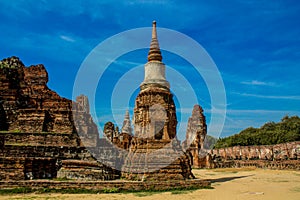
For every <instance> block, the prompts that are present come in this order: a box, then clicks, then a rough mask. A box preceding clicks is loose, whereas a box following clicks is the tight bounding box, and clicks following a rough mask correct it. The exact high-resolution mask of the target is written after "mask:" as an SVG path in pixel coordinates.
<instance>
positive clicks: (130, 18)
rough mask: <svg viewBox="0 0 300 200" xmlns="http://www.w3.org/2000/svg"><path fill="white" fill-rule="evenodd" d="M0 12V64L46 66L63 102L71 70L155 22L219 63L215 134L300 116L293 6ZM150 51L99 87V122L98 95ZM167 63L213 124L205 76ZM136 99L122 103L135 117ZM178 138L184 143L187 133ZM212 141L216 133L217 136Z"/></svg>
mask: <svg viewBox="0 0 300 200" xmlns="http://www.w3.org/2000/svg"><path fill="white" fill-rule="evenodd" d="M0 7H1V11H0V30H1V31H0V38H1V40H0V46H1V51H0V58H1V59H2V58H6V57H10V56H13V55H15V56H18V57H20V59H21V60H22V61H23V62H24V64H25V65H28V66H29V65H32V64H40V63H42V64H44V65H45V66H46V68H47V70H48V73H49V77H50V80H49V84H48V85H49V87H50V88H51V89H53V90H55V91H57V92H58V93H59V94H60V95H61V96H63V97H67V98H72V90H73V83H74V80H75V77H76V73H77V71H78V69H79V68H80V65H81V63H82V62H83V61H84V59H85V58H86V56H87V55H88V54H89V53H90V52H91V51H92V50H93V49H94V48H95V47H96V46H97V45H98V44H99V43H101V42H102V41H104V40H105V39H107V38H109V37H111V36H113V35H115V34H118V33H120V32H122V31H126V30H129V29H133V28H140V27H149V26H151V23H152V20H156V21H157V23H158V27H163V28H168V29H173V30H176V31H179V32H182V33H184V34H186V35H188V36H189V37H191V38H193V39H194V40H196V41H197V42H198V43H199V44H201V45H202V46H203V47H204V48H205V50H206V51H207V52H208V53H209V55H210V56H211V58H212V59H213V60H214V62H215V63H216V65H217V67H218V69H219V71H220V73H221V76H222V78H223V81H224V85H225V89H226V96H227V115H226V121H225V125H224V129H223V131H222V135H221V137H224V136H227V135H231V134H234V133H237V132H239V131H240V130H242V129H244V128H247V127H249V126H253V127H259V126H261V125H262V124H263V123H265V122H267V121H279V120H280V119H281V118H282V117H283V116H284V115H287V114H288V115H300V90H299V85H300V80H299V74H300V66H299V65H300V37H299V36H300V26H299V22H300V2H299V1H297V0H294V1H292V0H274V1H269V0H257V1H255V0H249V1H247V0H231V1H225V0H224V1H223V0H218V1H217V0H212V1H198V0H195V1H189V2H188V3H185V1H151V0H150V1H94V0H91V1H89V0H87V1H59V0H51V1H50V0H49V1H47V0H40V1H37V0H26V1H25V0H14V1H10V0H0ZM158 37H159V35H158ZM149 43H150V38H149ZM146 54H147V50H146V49H145V50H144V51H143V50H141V51H136V52H132V53H129V54H126V55H124V56H122V57H120V58H118V59H117V60H116V62H114V65H112V66H110V69H111V71H109V70H108V71H107V72H106V73H107V75H106V76H105V77H103V79H102V82H103V84H104V85H105V86H107V87H106V88H107V90H106V91H101V90H99V91H97V97H96V102H98V105H96V106H97V109H98V112H97V114H96V115H97V117H98V119H99V121H100V125H101V124H103V123H105V122H106V121H108V120H110V117H111V115H110V111H108V110H105V109H104V108H107V109H109V108H108V107H107V106H106V104H105V101H104V100H103V97H104V96H109V95H110V94H111V92H112V88H113V86H112V85H113V84H114V83H116V79H117V78H118V77H121V75H122V73H125V72H127V71H128V70H130V69H131V68H134V67H136V66H140V69H142V64H144V63H146ZM163 57H164V63H165V64H166V65H168V66H171V67H174V68H175V69H176V70H179V71H180V73H182V74H183V75H184V76H186V77H187V78H188V80H189V82H190V83H191V84H192V85H193V87H194V88H196V91H197V92H198V94H197V97H198V100H199V103H200V104H201V105H202V106H203V108H204V110H205V114H206V116H207V119H208V123H209V122H210V116H211V112H212V105H211V104H210V96H209V94H208V91H207V88H206V86H205V83H204V82H203V80H202V79H201V77H197V76H193V73H192V66H190V65H189V63H187V62H185V61H184V60H182V59H181V58H179V57H178V56H177V57H176V55H172V54H171V53H169V52H163ZM116 68H117V69H118V70H119V71H118V72H116V71H117V70H116ZM140 78H141V80H142V79H143V78H142V77H140ZM172 84H173V85H174V86H175V85H176V83H172V82H171V87H172ZM137 87H138V85H137ZM216 89H218V88H216ZM137 92H138V90H136V91H135V92H132V93H131V97H130V99H131V100H130V101H129V105H128V106H127V107H128V108H129V109H131V115H132V107H133V106H134V98H135V95H136V94H137ZM175 96H176V94H175ZM101 99H102V100H101ZM99 102H101V103H99ZM100 104H101V105H100ZM192 106H193V105H191V107H192ZM125 109H126V108H125V107H120V108H115V110H117V111H116V112H117V114H118V117H117V118H118V119H115V121H116V122H118V123H120V122H119V121H121V119H122V118H123V115H124V114H125ZM183 110H184V109H183ZM188 116H189V113H184V111H183V112H182V113H178V117H179V118H184V119H187V118H188ZM179 134H180V135H181V136H180V138H181V139H182V137H183V136H182V135H184V133H179ZM210 134H211V135H214V131H213V129H211V130H210Z"/></svg>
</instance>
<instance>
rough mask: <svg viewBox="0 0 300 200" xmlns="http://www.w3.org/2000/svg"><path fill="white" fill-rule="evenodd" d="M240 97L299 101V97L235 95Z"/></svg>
mask: <svg viewBox="0 0 300 200" xmlns="http://www.w3.org/2000/svg"><path fill="white" fill-rule="evenodd" d="M237 94H239V95H241V96H247V97H256V98H264V99H288V100H300V96H292V95H291V96H289V95H286V96H282V95H278V96H275V95H260V94H248V93H237Z"/></svg>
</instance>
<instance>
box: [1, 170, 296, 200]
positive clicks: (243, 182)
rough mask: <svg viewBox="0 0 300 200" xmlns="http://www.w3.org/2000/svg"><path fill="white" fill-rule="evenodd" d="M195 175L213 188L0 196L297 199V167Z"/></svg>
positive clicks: (133, 199)
mask: <svg viewBox="0 0 300 200" xmlns="http://www.w3.org/2000/svg"><path fill="white" fill-rule="evenodd" d="M193 172H194V174H195V175H196V176H197V177H199V178H200V177H201V178H204V179H211V180H212V187H213V188H214V189H201V190H194V191H174V192H158V193H155V192H154V193H153V192H140V193H129V194H58V193H52V194H25V195H3V196H0V199H3V200H4V199H6V200H7V199H11V200H12V199H47V200H52V199H63V200H77V199H79V200H94V199H101V200H102V199H104V200H111V199H112V200H119V199H131V200H137V199H141V200H158V199H163V200H168V199H176V200H181V199H182V200H189V199H206V200H210V199H216V200H219V199H222V200H227V199H228V200H235V199H242V200H244V199H245V200H247V199H251V200H255V199H265V200H267V199H270V200H277V199H288V200H293V199H294V200H298V199H300V171H279V170H264V169H254V168H244V169H212V170H193Z"/></svg>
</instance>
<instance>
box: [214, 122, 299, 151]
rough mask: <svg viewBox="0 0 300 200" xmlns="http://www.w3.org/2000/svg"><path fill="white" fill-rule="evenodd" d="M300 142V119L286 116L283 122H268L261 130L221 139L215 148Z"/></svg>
mask: <svg viewBox="0 0 300 200" xmlns="http://www.w3.org/2000/svg"><path fill="white" fill-rule="evenodd" d="M292 141H300V118H299V117H298V116H292V117H289V116H285V117H283V118H282V119H281V122H278V123H275V122H268V123H266V124H264V125H263V126H262V127H260V128H253V127H249V128H247V129H245V130H242V131H241V132H240V133H239V134H235V135H232V136H229V137H225V138H219V139H218V141H217V142H216V144H215V146H214V148H215V149H219V148H224V147H232V146H238V145H240V146H249V145H272V144H280V143H285V142H292Z"/></svg>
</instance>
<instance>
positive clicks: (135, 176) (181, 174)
mask: <svg viewBox="0 0 300 200" xmlns="http://www.w3.org/2000/svg"><path fill="white" fill-rule="evenodd" d="M122 171H123V172H122V177H123V178H125V179H127V180H137V181H158V180H164V181H165V180H185V179H191V178H194V175H193V174H192V172H191V162H190V158H189V157H188V156H187V154H185V153H184V152H183V151H182V149H181V146H180V143H179V141H178V140H176V139H173V140H156V139H144V138H135V139H133V141H132V144H131V147H130V150H129V154H128V156H127V158H126V160H125V163H124V165H123V169H122Z"/></svg>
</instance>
